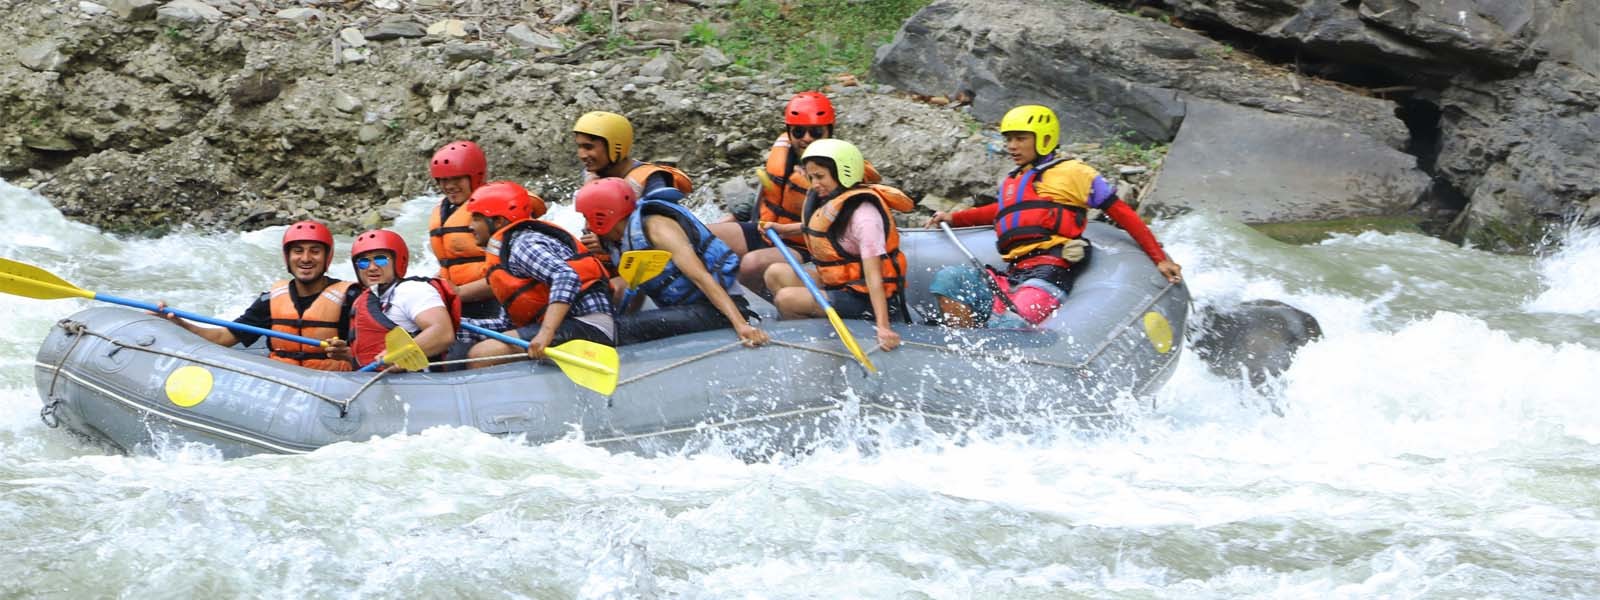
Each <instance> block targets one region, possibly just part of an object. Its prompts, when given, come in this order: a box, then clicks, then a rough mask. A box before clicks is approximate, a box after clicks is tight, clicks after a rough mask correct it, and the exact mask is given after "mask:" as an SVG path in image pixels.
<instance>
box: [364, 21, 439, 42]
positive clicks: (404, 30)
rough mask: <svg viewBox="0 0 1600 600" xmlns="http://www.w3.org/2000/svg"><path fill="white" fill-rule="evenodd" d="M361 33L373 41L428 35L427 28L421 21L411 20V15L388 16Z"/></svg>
mask: <svg viewBox="0 0 1600 600" xmlns="http://www.w3.org/2000/svg"><path fill="white" fill-rule="evenodd" d="M361 34H362V35H363V36H365V37H366V38H367V39H369V40H372V41H374V42H382V41H388V40H393V39H399V38H419V37H422V36H425V35H428V30H427V29H425V28H424V27H423V26H422V24H421V23H418V22H416V21H413V20H411V17H390V18H386V19H384V20H383V21H380V22H379V23H378V24H377V25H375V26H373V27H372V28H370V29H366V30H364V31H362V32H361Z"/></svg>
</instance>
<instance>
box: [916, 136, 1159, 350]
mask: <svg viewBox="0 0 1600 600" xmlns="http://www.w3.org/2000/svg"><path fill="white" fill-rule="evenodd" d="M1000 133H1001V134H1002V135H1004V136H1005V140H1006V153H1007V154H1008V155H1010V157H1011V161H1012V162H1013V163H1016V165H1017V168H1015V169H1012V170H1011V172H1010V173H1008V174H1007V175H1006V177H1005V179H1004V180H1002V181H1001V183H1000V196H999V199H998V201H997V202H995V203H994V204H989V205H985V206H980V207H976V208H969V209H966V210H960V211H955V212H953V213H946V212H942V211H941V212H936V213H934V214H933V216H932V217H931V218H929V219H928V223H927V226H928V227H935V226H938V225H939V224H940V223H949V224H951V225H955V226H958V227H959V226H969V225H990V224H992V225H994V231H995V235H996V240H995V247H996V248H998V249H999V251H1000V255H1001V256H1002V257H1004V258H1005V260H1006V264H1007V267H1006V272H1005V273H1004V274H1003V275H1002V274H995V273H984V272H982V271H980V270H979V269H978V268H977V267H974V266H970V265H952V266H948V267H944V268H943V269H940V270H939V272H938V273H936V274H935V275H934V279H933V284H932V285H931V286H930V287H931V289H932V292H933V294H934V295H935V296H936V297H938V299H939V309H940V311H941V312H942V313H943V315H944V322H945V323H946V324H948V325H950V326H953V327H979V326H983V325H986V324H987V325H988V326H990V327H996V326H998V327H1015V326H1021V325H1024V324H1029V325H1037V324H1039V323H1041V322H1043V321H1044V320H1045V319H1047V318H1049V317H1050V315H1051V314H1053V313H1054V312H1055V309H1056V307H1058V306H1060V304H1061V300H1062V299H1063V298H1065V297H1066V294H1067V293H1068V292H1069V291H1071V290H1072V283H1073V280H1074V279H1075V278H1076V277H1077V275H1078V272H1079V271H1081V270H1082V268H1083V266H1082V265H1083V263H1084V262H1086V261H1088V260H1089V257H1090V250H1091V248H1090V245H1089V242H1088V240H1085V239H1083V230H1084V228H1085V227H1086V225H1087V216H1086V215H1087V212H1088V210H1089V209H1091V208H1097V209H1100V210H1103V211H1105V214H1106V215H1108V216H1110V217H1111V220H1113V221H1116V223H1117V225H1119V226H1121V227H1122V228H1123V229H1124V230H1126V231H1127V232H1128V235H1130V236H1133V239H1134V241H1136V242H1138V244H1139V247H1140V248H1142V249H1143V250H1144V252H1145V254H1146V255H1148V256H1149V257H1150V261H1151V262H1153V263H1155V265H1156V270H1157V271H1159V272H1160V273H1161V275H1162V276H1163V277H1165V278H1167V280H1168V281H1170V282H1172V283H1177V282H1179V281H1180V280H1181V279H1182V271H1183V269H1182V267H1179V266H1178V264H1177V263H1175V262H1172V259H1170V258H1168V257H1167V254H1166V252H1165V251H1164V250H1162V249H1161V244H1160V243H1158V242H1156V238H1155V235H1154V234H1152V233H1150V228H1149V227H1147V226H1146V225H1145V223H1144V221H1143V220H1142V219H1140V218H1139V214H1138V213H1136V212H1134V210H1133V207H1130V206H1128V204H1127V203H1126V202H1123V201H1122V200H1121V199H1120V198H1118V197H1117V190H1116V187H1115V186H1113V185H1111V184H1110V183H1108V182H1107V181H1106V180H1105V178H1103V177H1101V176H1100V173H1099V172H1097V171H1095V170H1094V168H1093V167H1090V166H1089V165H1087V164H1084V163H1083V162H1081V161H1077V160H1067V159H1066V157H1063V156H1061V155H1059V154H1057V153H1056V149H1057V144H1058V143H1059V142H1060V136H1061V123H1060V121H1058V120H1057V119H1056V115H1055V113H1054V112H1053V111H1051V110H1050V109H1049V108H1046V107H1044V106H1038V105H1025V106H1018V107H1016V108H1013V109H1011V110H1010V111H1009V112H1007V113H1006V114H1005V116H1004V117H1003V118H1001V119H1000ZM986 277H988V278H993V279H994V280H995V284H998V287H999V288H1000V289H1001V290H1003V291H1004V293H1006V295H1007V296H1008V297H1009V300H1010V303H1011V304H1012V305H1014V306H1016V310H1017V311H1018V312H1019V313H1021V314H1019V315H1016V317H1019V318H1020V321H1019V320H1018V319H1017V318H1012V319H997V318H996V316H997V315H1000V314H1002V313H1003V312H1005V305H1006V303H1005V301H1004V300H1002V299H996V298H995V297H994V292H993V291H991V290H990V284H988V283H986V282H984V280H983V278H986Z"/></svg>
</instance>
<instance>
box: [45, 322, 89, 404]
mask: <svg viewBox="0 0 1600 600" xmlns="http://www.w3.org/2000/svg"><path fill="white" fill-rule="evenodd" d="M56 327H60V328H61V331H64V332H66V334H67V335H70V336H72V345H71V346H68V347H67V351H66V352H62V353H61V360H58V361H56V368H55V370H54V371H53V372H51V373H50V390H49V391H47V392H45V394H44V395H45V397H46V398H51V399H54V400H55V402H53V403H51V405H50V406H46V407H45V408H49V409H50V417H51V418H52V419H54V420H55V421H56V424H55V425H50V421H45V422H44V424H45V425H50V428H51V429H55V428H56V426H58V425H60V424H61V420H60V419H59V418H57V417H56V416H55V414H56V410H55V408H53V407H54V405H56V404H60V403H61V398H60V397H59V396H56V382H57V381H60V380H61V369H62V368H63V367H65V366H66V365H67V358H68V357H70V356H72V351H73V350H77V349H78V342H81V341H83V334H85V333H88V332H89V327H88V326H87V325H84V324H83V322H82V321H74V320H72V319H62V320H60V321H56ZM39 418H40V419H43V418H45V414H44V409H40V411H39Z"/></svg>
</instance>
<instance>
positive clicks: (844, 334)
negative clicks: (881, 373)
mask: <svg viewBox="0 0 1600 600" xmlns="http://www.w3.org/2000/svg"><path fill="white" fill-rule="evenodd" d="M828 322H829V323H833V330H834V331H837V332H839V339H841V340H844V347H845V348H846V349H849V350H850V355H851V356H854V357H856V362H859V363H861V366H862V367H865V368H866V369H867V372H868V373H877V372H878V367H875V366H873V365H872V361H870V360H867V355H866V353H864V352H862V351H861V346H858V345H856V338H855V336H852V335H850V330H849V329H845V326H844V321H841V320H839V313H838V312H835V311H834V310H833V307H832V306H830V307H828Z"/></svg>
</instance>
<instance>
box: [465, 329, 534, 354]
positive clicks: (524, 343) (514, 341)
mask: <svg viewBox="0 0 1600 600" xmlns="http://www.w3.org/2000/svg"><path fill="white" fill-rule="evenodd" d="M461 328H462V329H465V330H467V331H471V332H473V333H478V334H482V335H486V336H489V337H491V338H494V339H497V340H500V341H502V342H505V343H507V344H511V345H513V346H516V347H518V348H523V349H526V348H527V347H528V340H524V339H521V338H514V337H511V336H509V335H506V334H504V333H500V332H498V331H495V330H493V329H484V328H482V327H479V326H477V325H473V324H471V323H462V324H461Z"/></svg>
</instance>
